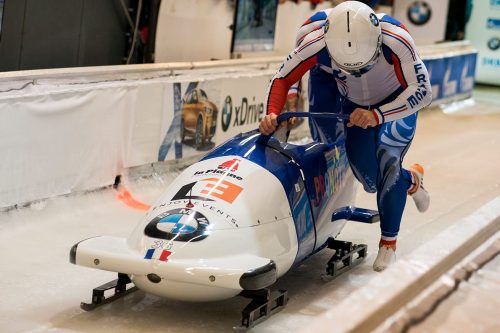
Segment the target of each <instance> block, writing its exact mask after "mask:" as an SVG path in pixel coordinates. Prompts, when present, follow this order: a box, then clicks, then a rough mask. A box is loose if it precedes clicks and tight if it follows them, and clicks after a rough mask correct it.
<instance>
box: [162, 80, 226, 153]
mask: <svg viewBox="0 0 500 333" xmlns="http://www.w3.org/2000/svg"><path fill="white" fill-rule="evenodd" d="M220 85H221V83H220V81H219V80H211V81H203V82H185V83H184V82H176V83H174V84H173V85H167V88H166V91H165V98H164V100H165V102H164V110H163V115H162V126H161V138H162V142H161V145H160V150H159V152H158V161H164V160H167V159H168V160H170V159H180V158H185V157H190V156H194V155H199V154H200V153H202V152H203V151H208V150H210V149H212V148H213V147H214V146H215V134H216V128H217V120H218V117H219V107H218V105H219V100H220ZM172 111H173V112H172Z"/></svg>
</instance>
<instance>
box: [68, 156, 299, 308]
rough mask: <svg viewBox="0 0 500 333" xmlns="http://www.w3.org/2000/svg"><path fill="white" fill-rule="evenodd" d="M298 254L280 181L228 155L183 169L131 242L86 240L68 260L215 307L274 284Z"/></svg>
mask: <svg viewBox="0 0 500 333" xmlns="http://www.w3.org/2000/svg"><path fill="white" fill-rule="evenodd" d="M297 250H298V243H297V233H296V230H295V225H294V221H293V218H292V212H291V210H290V204H289V202H288V199H287V196H286V193H285V191H284V189H283V186H282V184H281V183H280V181H279V180H278V179H277V178H276V177H275V176H274V175H273V174H272V173H270V172H269V171H267V170H266V169H265V168H263V167H261V166H259V165H257V164H255V163H253V162H251V161H250V160H247V159H244V158H242V157H239V156H222V157H215V158H210V159H205V160H202V161H200V162H198V163H196V164H193V165H191V166H190V167H188V168H187V169H186V170H184V171H183V172H182V173H181V174H180V175H179V176H178V177H177V178H176V180H175V181H174V182H173V183H172V184H171V185H170V186H169V187H168V188H167V190H166V191H165V192H164V194H163V195H162V197H161V198H160V199H159V200H158V202H157V203H156V204H155V205H154V206H153V207H152V208H151V209H150V210H149V212H148V213H147V215H146V216H145V218H144V219H143V221H142V222H141V223H139V224H138V226H137V227H136V229H135V230H134V231H133V232H132V234H131V235H130V236H129V238H127V239H124V238H116V237H109V236H101V237H95V238H91V239H87V240H84V241H81V242H80V243H77V244H75V245H74V246H73V248H72V250H71V254H70V260H71V262H72V263H74V264H77V265H81V266H87V267H92V268H97V269H101V270H107V271H113V272H119V273H125V274H128V275H129V276H130V278H131V280H132V281H133V282H134V284H135V285H136V286H137V287H139V288H140V289H142V290H144V291H146V292H149V293H152V294H155V295H159V296H162V297H166V298H172V299H179V300H188V301H214V300H221V299H226V298H230V297H233V296H236V295H237V294H239V293H240V292H241V291H242V290H258V289H262V288H265V287H267V286H270V285H271V284H273V283H274V282H275V281H276V279H277V278H278V277H280V276H282V275H283V274H284V273H286V272H287V271H288V270H289V268H290V267H291V266H292V264H293V263H294V260H295V258H296V255H297Z"/></svg>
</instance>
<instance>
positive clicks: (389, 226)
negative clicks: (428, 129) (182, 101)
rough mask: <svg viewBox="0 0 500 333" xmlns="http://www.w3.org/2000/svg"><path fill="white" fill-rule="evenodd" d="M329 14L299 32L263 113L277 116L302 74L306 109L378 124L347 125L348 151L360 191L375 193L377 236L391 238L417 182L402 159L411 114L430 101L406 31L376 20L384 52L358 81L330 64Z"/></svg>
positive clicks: (381, 16) (410, 131) (384, 17)
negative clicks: (366, 116) (367, 117)
mask: <svg viewBox="0 0 500 333" xmlns="http://www.w3.org/2000/svg"><path fill="white" fill-rule="evenodd" d="M330 10H331V9H327V10H323V11H320V12H317V13H316V14H314V15H313V16H312V17H311V18H309V19H308V20H307V21H306V22H305V23H304V25H303V26H302V27H301V28H300V30H299V32H298V35H297V45H298V46H297V47H296V48H295V50H293V51H292V53H290V54H289V55H288V57H287V59H286V60H285V62H284V63H283V64H282V65H281V67H280V68H279V70H278V71H277V73H276V74H275V76H274V77H273V79H272V80H271V82H270V85H269V90H268V94H267V100H266V107H267V113H275V114H279V113H280V112H281V110H282V108H283V105H284V104H285V101H286V98H287V94H294V93H296V92H297V86H296V82H298V81H300V78H301V77H302V76H303V75H304V74H305V73H306V72H307V71H308V70H310V82H309V91H310V93H309V104H310V109H309V111H311V112H343V113H347V114H350V113H351V112H352V111H354V109H355V108H357V107H361V108H364V109H368V110H371V111H372V112H373V114H374V116H375V118H376V119H377V122H378V125H377V126H375V127H370V128H367V129H362V128H360V127H357V126H353V127H345V131H346V151H347V156H348V159H349V162H350V164H351V167H352V170H353V172H354V174H355V176H356V178H357V179H358V180H359V181H360V182H361V183H362V184H363V187H364V189H365V190H366V191H367V192H370V193H375V192H376V193H377V204H378V209H379V213H380V220H381V229H382V237H383V238H386V239H391V238H395V237H396V236H397V234H398V232H399V227H400V223H401V216H402V214H403V210H404V207H405V204H406V194H407V190H408V189H409V188H410V187H411V186H412V183H415V182H414V181H412V174H411V172H409V171H408V170H406V169H404V168H403V167H402V161H403V157H404V155H405V153H406V152H407V150H408V148H409V147H410V144H411V141H412V139H413V136H414V135H415V129H416V120H417V111H418V110H420V109H422V108H423V107H425V106H427V105H428V104H430V102H431V100H432V93H431V86H430V83H429V74H428V72H427V69H426V67H425V65H424V63H423V62H422V60H421V59H420V57H419V55H418V54H417V51H416V48H415V44H414V42H413V39H412V38H411V36H410V34H409V33H408V31H407V30H406V28H405V27H404V26H403V25H402V24H401V23H400V22H398V21H397V20H395V19H394V18H392V17H390V16H389V15H386V14H377V18H378V20H379V24H380V25H381V29H382V52H381V55H380V56H379V58H378V61H377V62H376V63H375V65H374V66H373V68H372V69H371V70H370V71H368V72H367V73H365V74H363V75H362V76H354V75H349V74H346V73H344V72H342V71H341V70H340V69H339V68H338V67H337V66H336V65H335V64H334V63H333V62H332V60H331V58H330V55H329V53H328V50H327V48H326V43H325V40H324V29H323V26H324V23H325V21H326V18H327V16H328V13H329V11H330ZM330 24H335V22H330ZM325 123H326V125H327V126H328V127H329V126H334V124H332V123H330V124H328V123H327V122H323V121H322V125H323V126H321V127H322V128H325ZM334 128H335V127H332V128H331V129H330V131H331V130H333V129H334ZM313 135H314V134H313ZM334 135H335V134H332V133H331V137H333V136H334Z"/></svg>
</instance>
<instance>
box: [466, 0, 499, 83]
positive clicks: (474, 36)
mask: <svg viewBox="0 0 500 333" xmlns="http://www.w3.org/2000/svg"><path fill="white" fill-rule="evenodd" d="M465 33H466V38H467V39H468V40H470V42H471V44H472V45H473V46H474V47H475V48H476V49H477V50H478V51H479V55H478V59H477V77H476V80H477V82H481V83H489V84H495V85H500V0H483V1H475V2H474V7H473V9H472V16H471V18H470V21H469V22H468V24H467V28H466V31H465Z"/></svg>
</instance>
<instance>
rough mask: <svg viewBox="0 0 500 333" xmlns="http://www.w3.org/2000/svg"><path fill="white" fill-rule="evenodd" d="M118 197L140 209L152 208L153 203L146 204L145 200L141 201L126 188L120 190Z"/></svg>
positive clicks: (130, 205)
mask: <svg viewBox="0 0 500 333" xmlns="http://www.w3.org/2000/svg"><path fill="white" fill-rule="evenodd" d="M116 198H117V199H118V200H120V201H121V202H123V203H124V204H125V205H127V206H129V207H131V208H135V209H139V210H149V208H151V205H148V204H145V203H143V202H140V201H139V200H136V199H135V198H134V197H133V196H132V194H131V193H130V192H129V191H128V190H125V189H121V190H118V194H117V195H116Z"/></svg>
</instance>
